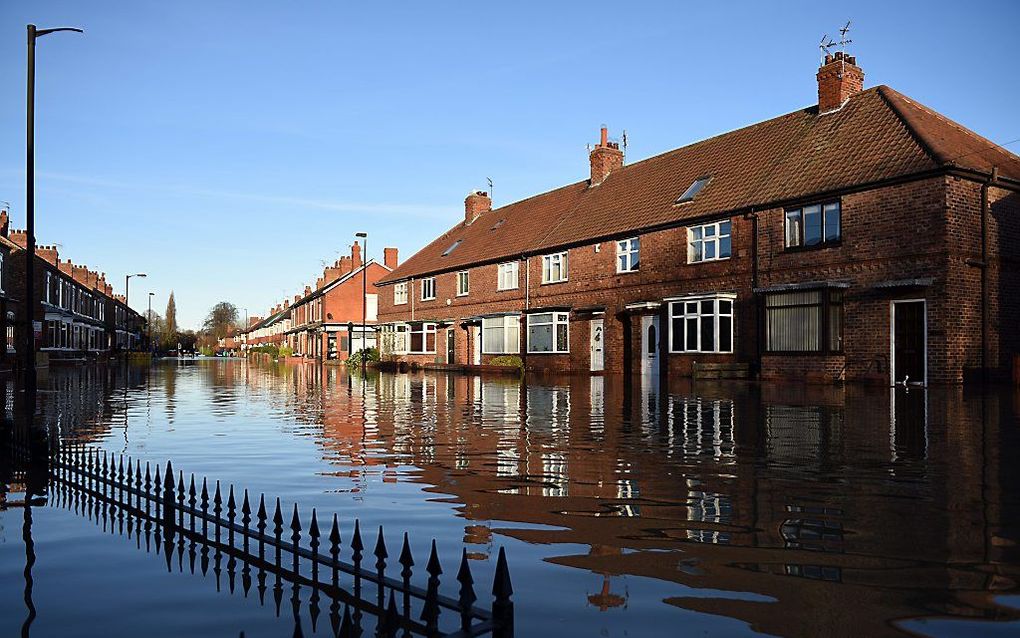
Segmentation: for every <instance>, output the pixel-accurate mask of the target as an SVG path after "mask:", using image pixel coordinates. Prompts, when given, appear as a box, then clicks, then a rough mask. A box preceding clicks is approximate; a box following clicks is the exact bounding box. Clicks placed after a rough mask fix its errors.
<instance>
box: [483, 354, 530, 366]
mask: <svg viewBox="0 0 1020 638" xmlns="http://www.w3.org/2000/svg"><path fill="white" fill-rule="evenodd" d="M489 365H490V366H503V367H506V368H523V367H524V362H523V361H521V358H520V357H518V356H517V355H515V354H504V355H500V356H498V357H493V358H492V360H490V361H489Z"/></svg>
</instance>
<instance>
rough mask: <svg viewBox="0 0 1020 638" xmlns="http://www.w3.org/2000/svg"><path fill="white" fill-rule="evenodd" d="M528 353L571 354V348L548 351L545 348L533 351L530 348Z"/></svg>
mask: <svg viewBox="0 0 1020 638" xmlns="http://www.w3.org/2000/svg"><path fill="white" fill-rule="evenodd" d="M528 354H529V355H530V354H570V351H569V350H557V351H555V352H548V351H544V350H543V351H542V352H532V351H530V350H528Z"/></svg>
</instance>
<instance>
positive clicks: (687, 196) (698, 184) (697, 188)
mask: <svg viewBox="0 0 1020 638" xmlns="http://www.w3.org/2000/svg"><path fill="white" fill-rule="evenodd" d="M711 179H712V176H711V175H706V176H704V177H699V178H698V179H696V180H694V183H693V184H691V185H690V186H688V187H687V190H685V191H684V194H683V195H681V196H680V197H679V198H677V200H676V203H677V204H685V203H687V202H691V201H694V198H695V197H697V196H698V193H700V192H701V189H703V188H705V185H706V184H708V182H709V180H711Z"/></svg>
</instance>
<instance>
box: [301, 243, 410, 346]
mask: <svg viewBox="0 0 1020 638" xmlns="http://www.w3.org/2000/svg"><path fill="white" fill-rule="evenodd" d="M383 255H384V256H383V263H382V264H380V263H378V262H376V261H375V260H369V261H368V262H367V263H362V257H361V246H360V245H359V244H358V242H354V245H353V246H351V254H350V256H345V257H341V258H340V259H339V260H337V261H336V262H335V263H334V264H333V265H332V266H329V267H327V268H326V269H325V270H324V271H323V273H322V277H320V278H319V279H318V280H317V281H316V282H315V288H314V289H312V287H311V286H305V291H304V295H296V296H295V297H294V301H293V303H292V304H291V306H290V327H289V328H288V329H287V331H286V333H285V334H286V339H287V344H288V345H289V346H290V348H291V349H292V350H293V353H294V356H295V357H302V358H307V359H314V360H318V361H345V360H347V358H348V356H349V355H350V354H351V353H352V352H357V351H358V350H360V349H362V348H363V347H365V346H366V345H367V346H368V347H374V346H375V330H374V329H372V330H367V331H366V332H367V336H366V335H363V334H362V327H361V323H362V320H364V321H365V323H366V324H373V325H374V324H375V322H376V318H377V314H378V293H377V291H376V289H375V284H376V283H377V282H378V281H380V280H381V279H383V278H384V277H386V276H388V275H390V273H391V272H392V271H393V269H394V268H396V267H397V249H396V248H385V249H384V253H383ZM366 286H367V287H366ZM366 290H367V292H366ZM363 308H364V312H363Z"/></svg>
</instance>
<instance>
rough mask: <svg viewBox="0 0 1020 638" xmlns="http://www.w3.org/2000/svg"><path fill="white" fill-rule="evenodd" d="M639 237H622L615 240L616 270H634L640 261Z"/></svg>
mask: <svg viewBox="0 0 1020 638" xmlns="http://www.w3.org/2000/svg"><path fill="white" fill-rule="evenodd" d="M640 253H641V239H640V238H638V237H634V238H633V239H623V240H621V241H618V242H616V272H634V271H636V270H637V269H638V266H639V265H640V263H641V259H640Z"/></svg>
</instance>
